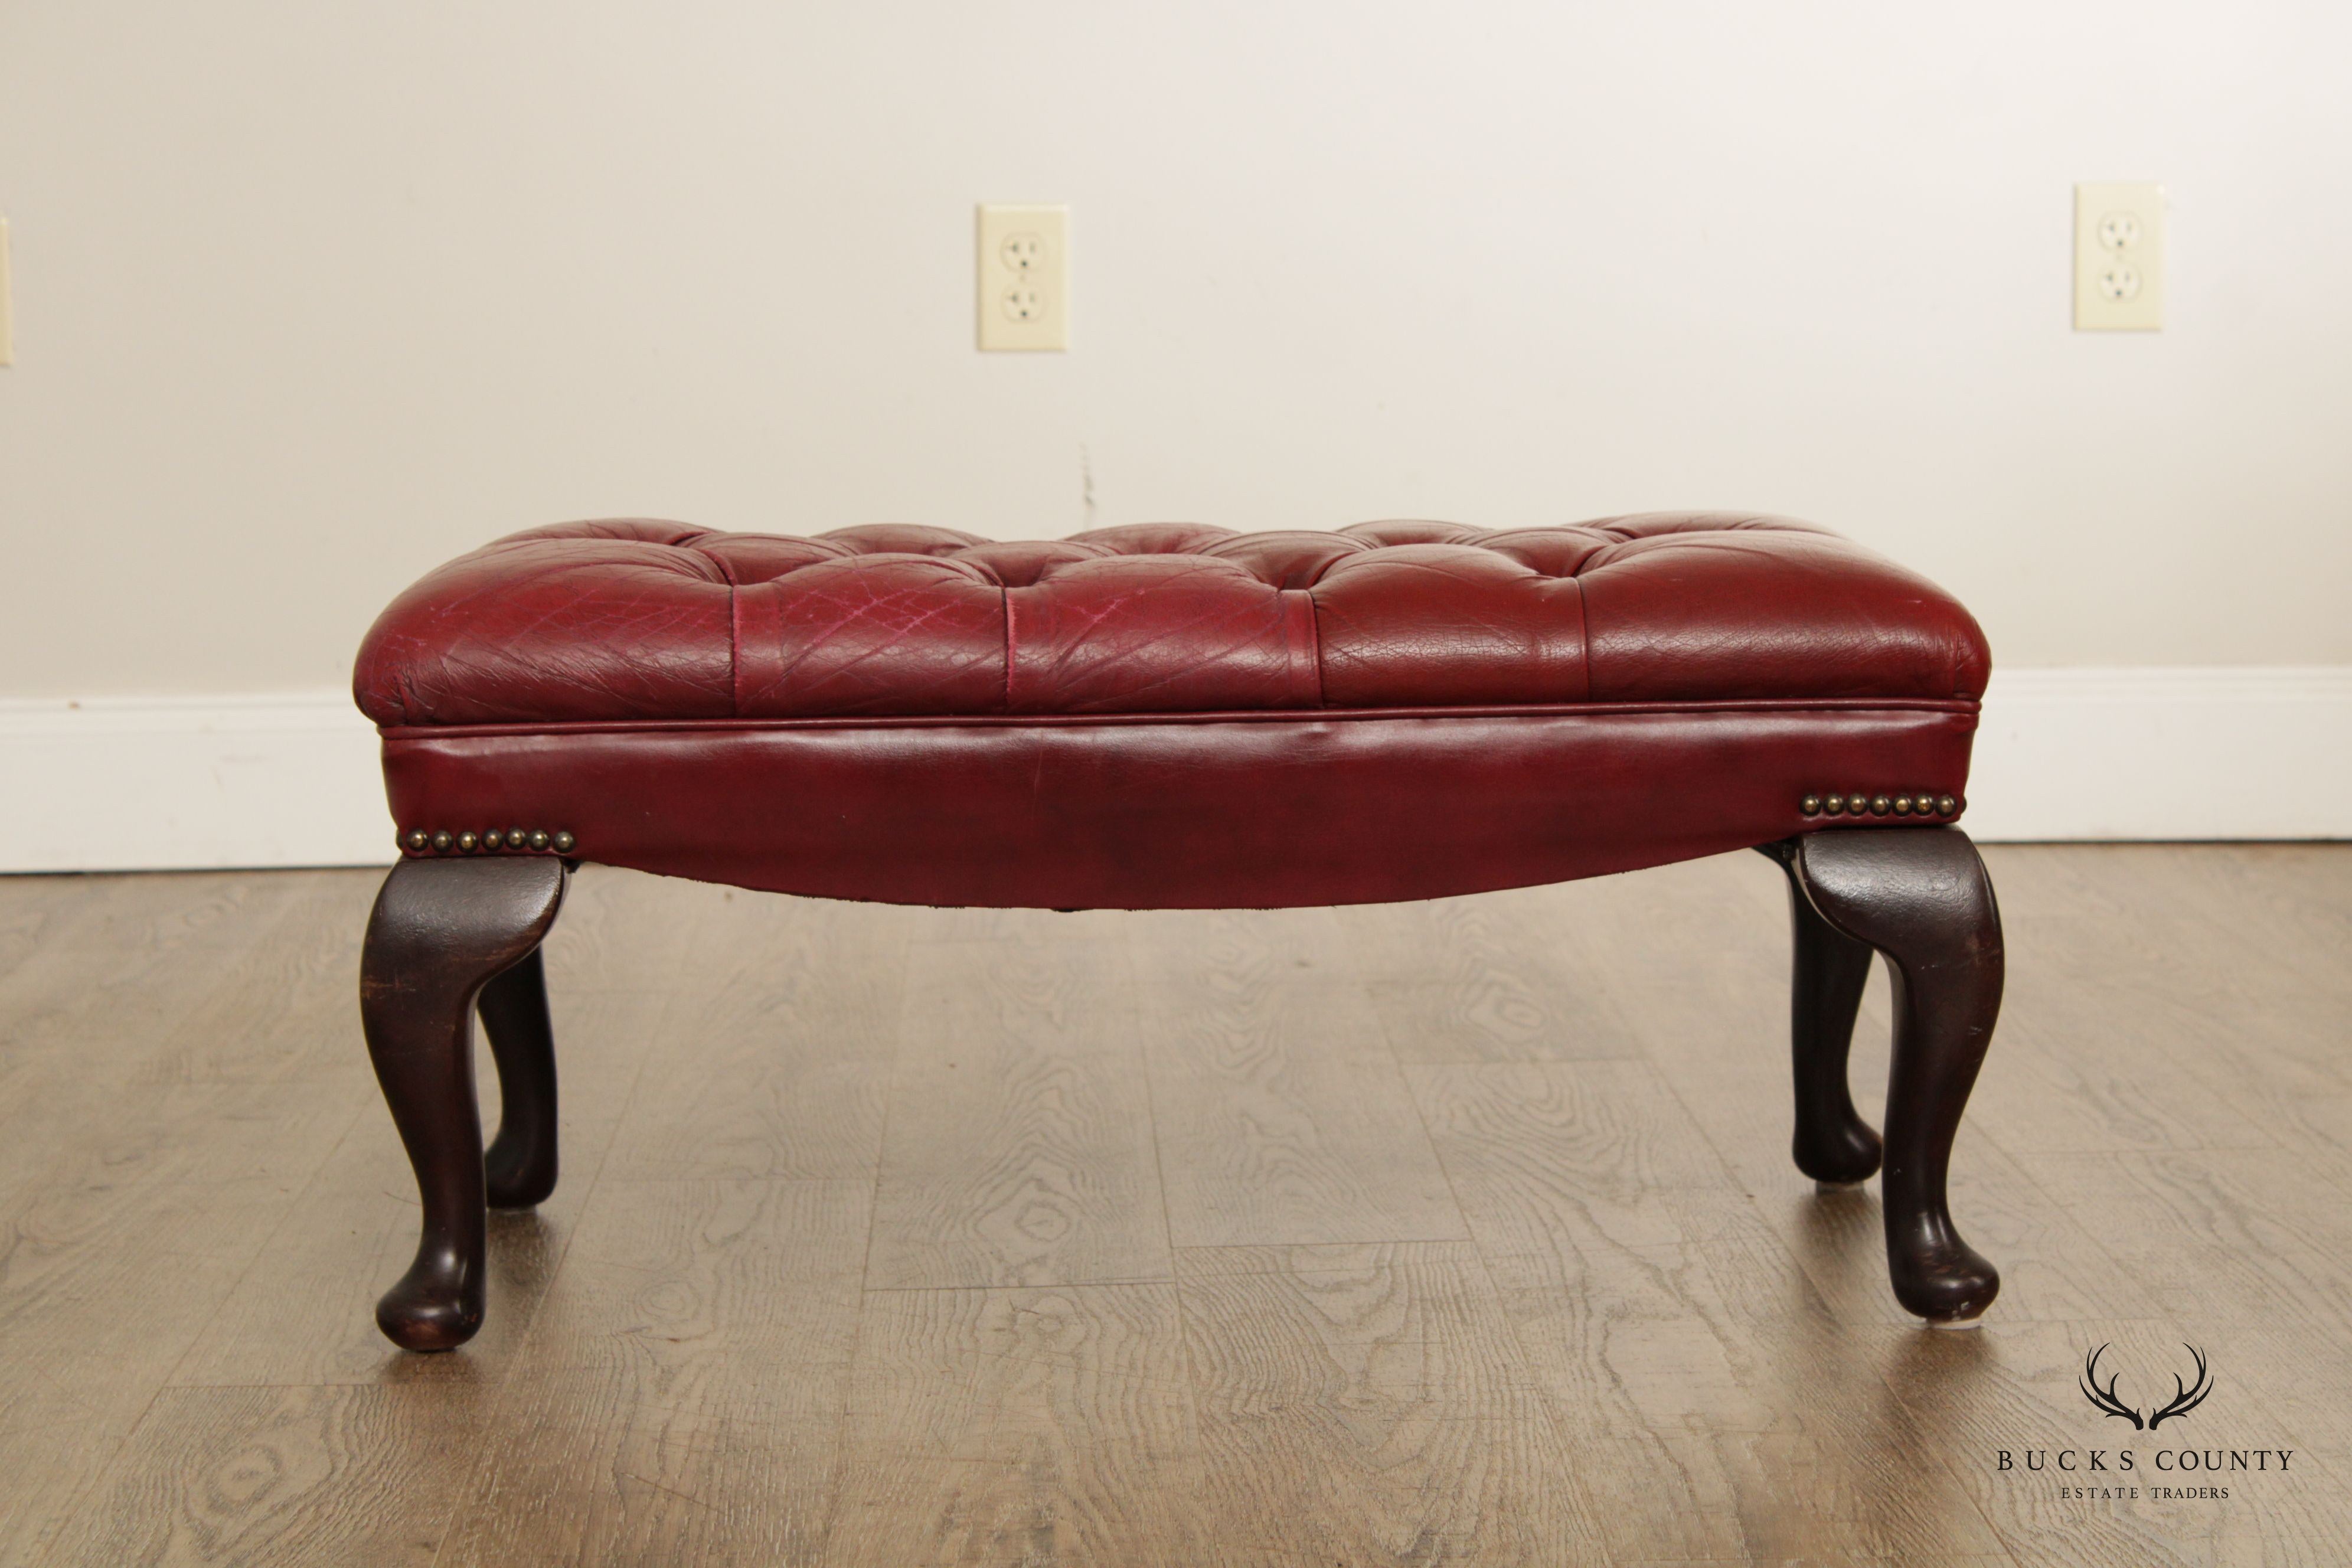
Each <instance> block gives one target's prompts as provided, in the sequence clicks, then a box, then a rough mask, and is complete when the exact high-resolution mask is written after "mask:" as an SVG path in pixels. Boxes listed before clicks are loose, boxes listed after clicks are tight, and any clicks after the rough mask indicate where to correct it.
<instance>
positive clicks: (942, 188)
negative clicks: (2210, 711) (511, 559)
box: [0, 0, 2352, 699]
mask: <svg viewBox="0 0 2352 1568" xmlns="http://www.w3.org/2000/svg"><path fill="white" fill-rule="evenodd" d="M2347 59H2352V8H2347V7H2346V6H2343V5H2339V4H2317V3H2314V4H2308V5H2296V4H2284V3H2278V0H2271V3H2267V4H2264V3H2252V4H2249V3H2241V4H2238V5H2228V6H2224V5H2212V4H2191V3H2189V0H2138V3H2136V4H2125V3H2124V0H2077V3H2075V4H2072V5H2050V4H2048V3H2047V0H2035V3H2032V4H2026V3H2023V0H1990V3H1986V4H1979V5H1974V6H1971V7H1968V8H1966V9H1965V10H1955V9H1953V8H1950V7H1927V6H1897V5H1885V4H1883V3H1868V4H1864V3H1859V0H1857V3H1851V4H1801V3H1797V4H1773V5H1755V4H1738V3H1730V0H1724V3H1700V0H1651V3H1644V4H1612V5H1601V4H1597V3H1578V4H1562V3H1560V0H1548V3H1543V4H1535V3H1527V4H1507V5H1505V4H1494V5H1437V4H1425V5H1366V4H1360V3H1353V0H1350V3H1344V4H1343V3H1341V0H1315V3H1312V4H1304V3H1301V4H1280V3H1273V4H1264V3H1261V4H1255V5H1228V6H1213V5H1198V4H1187V5H1152V6H1144V5H1125V4H1108V3H1102V0H1096V3H1091V4H1076V3H1063V0H1023V3H1022V4H1021V5H1017V6H1011V7H1002V6H998V7H992V6H975V5H958V4H950V3H948V0H930V3H925V4H917V5H886V4H877V3H870V0H869V3H866V4H829V5H757V4H752V3H751V0H729V3H726V4H704V5H675V4H673V5H656V4H653V3H651V0H604V3H590V0H494V3H491V4H483V3H481V0H469V3H466V4H457V3H453V0H412V3H410V4H405V5H398V6H358V5H320V4H316V3H315V0H282V3H278V4H270V3H267V0H215V3H214V4H211V5H203V6H174V5H155V4H152V0H150V3H146V4H130V3H127V0H0V212H5V215H6V216H7V217H8V219H9V220H10V223H11V226H12V233H13V239H14V247H15V263H16V366H15V368H13V369H9V370H0V540H4V541H5V549H6V552H7V554H6V557H5V570H0V696H15V697H20V698H21V697H47V696H71V697H81V698H88V697H102V696H107V695H110V694H142V695H150V696H152V695H169V694H174V693H176V694H186V695H195V696H204V697H206V698H208V699H209V698H212V697H221V698H235V697H236V696H237V695H238V694H247V693H264V692H289V691H295V692H300V691H311V690H318V689H331V688H333V687H335V686H337V685H339V684H340V683H341V681H342V680H343V679H344V677H345V671H346V668H347V665H348V660H349V658H350V655H351V652H352V648H353V647H354V646H355V645H356V643H357V641H358V638H359V636H360V634H361V632H362V629H363V628H364V627H365V626H366V624H367V622H368V620H369V619H370V617H371V616H373V613H374V611H375V610H376V608H377V607H378V606H379V605H381V604H382V603H383V601H384V599H385V598H387V597H388V596H389V595H391V594H392V593H394V591H395V590H396V589H398V588H399V587H400V586H401V585H402V584H404V583H406V582H407V581H409V580H410V579H412V578H413V577H414V576H415V575H416V574H418V573H420V572H421V571H423V570H424V569H425V568H426V567H427V566H429V565H431V564H432V563H435V562H436V561H438V560H440V559H442V558H444V557H446V556H447V555H449V554H451V553H454V552H457V551H459V550H462V549H464V548H467V546H469V545H471V544H473V543H475V542H478V541H480V540H482V539H484V538H486V537H488V536H490V535H492V534H495V533H497V532H500V531H505V530H508V529H509V528H513V527H518V526H522V525H525V524H529V523H534V522H539V521H548V520H551V519H557V518H564V517H573V516H581V515H593V514H609V513H616V512H643V513H654V514H658V515H667V516H676V517H685V518H690V519H694V520H697V521H705V522H709V523H711V524H715V525H719V526H727V527H740V528H761V527H766V528H781V529H795V530H797V529H811V530H813V529H820V528H824V527H828V526H834V525H837V524H841V523H845V522H851V521H867V520H873V519H881V518H896V519H917V520H923V521H940V522H948V523H952V524H958V525H961V526H965V527H970V528H973V529H976V530H979V531H984V532H993V533H1006V534H1010V533H1028V532H1040V533H1047V534H1053V533H1061V532H1066V531H1071V530H1074V529H1076V528H1080V527H1084V526H1087V525H1088V524H1089V523H1109V522H1118V521H1136V520H1139V519H1145V518H1154V517H1193V518H1201V519H1205V520H1208V521H1219V522H1224V523H1229V524H1232V525H1235V526H1242V527H1267V526H1300V525H1331V524H1338V523H1343V522H1347V521H1355V520H1358V519H1361V518H1365V517H1374V516H1393V515H1419V516H1438V517H1446V518H1454V519H1459V520H1465V521H1477V522H1486V523H1493V524H1497V525H1507V524H1521V523H1532V522H1538V521H1561V520H1570V519H1574V518H1578V517H1584V516H1590V515H1593V514H1597V513H1602V512H1608V511H1612V510H1628V509H1640V508H1650V507H1664V506H1685V505H1715V504H1721V505H1726V506H1738V507H1755V508H1764V509H1771V510H1783V511H1789V512H1794V513H1798V514H1801V515H1803V516H1808V517H1811V518H1814V519H1817V520H1820V521H1825V522H1828V523H1830V524H1832V525H1833V526H1836V527H1839V528H1842V529H1844V530H1846V531H1850V532H1852V533H1853V534H1855V535H1857V536H1859V537H1862V538H1864V539H1865V540H1867V541H1869V542H1872V543H1874V544H1875V545H1877V546H1879V547H1880V548H1882V549H1884V550H1885V551H1887V552H1891V553H1893V554H1895V555H1896V556H1898V557H1900V558H1902V559H1903V560H1905V561H1907V562H1910V563H1914V564H1916V565H1917V566H1920V567H1921V568H1923V569H1925V570H1927V572H1929V573H1930V574H1933V575H1935V576H1936V577H1937V578H1939V579H1940V580H1941V581H1943V582H1944V583H1946V584H1948V585H1949V586H1950V587H1951V588H1953V589H1954V590H1955V591H1957V592H1958V594H1959V595H1961V596H1962V597H1963V598H1964V599H1966V600H1967V601H1968V602H1969V604H1970V605H1972V606H1973V607H1974V608H1975V609H1976V610H1977V611H1978V613H1979V616H1980V617H1981V618H1982V620H1983V621H1984V622H1985V625H1986V626H1987V629H1988V630H1989V632H1990V635H1991V637H1992V641H1993V647H1994V650H1995V656H1996V659H1997V662H1999V663H2000V665H2001V666H2002V668H2019V667H2031V666H2101V667H2126V668H2127V667H2133V666H2152V667H2175V668H2177V667H2204V666H2231V665H2251V666H2294V667H2342V666H2346V665H2352V616H2347V614H2346V613H2345V610H2344V601H2345V599H2346V597H2347V587H2352V528H2347V522H2352V458H2347V455H2346V454H2347V452H2352V441H2347V438H2346V433H2347V429H2352V372H2347V365H2352V294H2347V290H2345V289H2340V288H2335V287H2331V286H2329V280H2331V279H2342V278H2345V277H2347V276H2352V131H2347V118H2346V116H2345V114H2344V111H2343V110H2342V108H2341V103H2342V100H2343V96H2344V71H2345V62H2346V61H2347ZM2098 178H2152V179H2158V180H2162V181H2163V182H2165V184H2167V186H2168V189H2169V190H2170V192H2171V198H2172V210H2171V246H2170V255H2169V259H2170V272H2171V282H2170V291H2171V300H2170V318H2171V319H2170V324H2169V326H2168V330H2167V331H2164V332H2163V333H2161V334H2159V335H2155V336H2135V335H2125V334H2110V335H2093V334H2076V333H2074V332H2072V331H2069V328H2068V319H2067V310H2068V298H2069V293H2068V286H2069V247H2070V244H2071V212H2070V186H2071V184H2072V183H2073V182H2074V181H2076V180H2078V179H2098ZM983 199H993V200H1051V201H1067V202H1069V203H1070V204H1071V205H1072V206H1073V209H1074V223H1075V229H1076V232H1075V243H1074V250H1075V255H1076V279H1075V289H1074V296H1075V300H1076V308H1075V320H1074V334H1075V337H1074V342H1075V346H1074V350H1073V352H1072V353H1069V354H1068V355H1066V356H1043V357H1041V356H1017V355H992V356H982V355H980V354H978V353H974V352H973V350H972V348H971V280H970V274H971V204H972V203H974V202H975V201H979V200H983Z"/></svg>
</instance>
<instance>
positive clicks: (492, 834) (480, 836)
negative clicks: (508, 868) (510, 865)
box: [397, 827, 580, 855]
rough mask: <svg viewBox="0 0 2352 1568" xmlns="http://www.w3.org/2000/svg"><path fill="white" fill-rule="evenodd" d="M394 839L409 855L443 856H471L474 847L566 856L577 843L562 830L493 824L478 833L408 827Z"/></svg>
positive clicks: (440, 828)
mask: <svg viewBox="0 0 2352 1568" xmlns="http://www.w3.org/2000/svg"><path fill="white" fill-rule="evenodd" d="M397 841H398V843H399V845H400V847H401V848H403V849H404V850H406V851H407V852H408V853H410V854H412V855H423V854H425V853H426V852H427V851H431V852H433V853H436V854H441V855H446V854H448V853H449V852H450V851H451V850H456V851H457V853H459V854H461V855H471V854H473V853H474V852H475V851H476V850H477V849H481V850H487V851H489V852H491V853H496V852H498V851H499V850H501V849H504V850H507V851H509V853H512V852H516V851H528V850H539V851H542V852H544V851H546V850H550V849H552V850H554V851H555V853H557V854H558V855H569V854H571V853H572V847H573V846H575V845H577V844H578V843H579V842H580V841H579V840H578V839H577V838H574V837H572V835H571V834H569V833H566V832H562V831H561V830H559V831H557V832H553V833H550V832H549V831H548V830H547V829H546V828H544V827H509V828H507V829H505V830H504V831H500V830H499V829H498V828H495V827H493V828H491V829H489V830H488V832H486V833H475V832H474V831H473V830H472V829H470V828H468V829H466V830H465V831H462V832H458V833H452V832H450V831H449V830H448V829H447V828H446V827H436V828H435V829H433V830H432V831H431V832H429V833H428V832H426V831H425V829H424V828H422V827H411V828H408V829H406V830H404V831H403V832H402V833H401V834H399V835H398V838H397Z"/></svg>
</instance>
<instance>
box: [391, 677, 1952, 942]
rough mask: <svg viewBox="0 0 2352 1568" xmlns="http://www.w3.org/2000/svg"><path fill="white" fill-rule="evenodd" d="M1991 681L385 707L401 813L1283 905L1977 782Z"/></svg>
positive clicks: (404, 822)
mask: <svg viewBox="0 0 2352 1568" xmlns="http://www.w3.org/2000/svg"><path fill="white" fill-rule="evenodd" d="M1975 727H1976V715H1975V712H1974V710H1973V704H1965V703H1948V704H1942V705H1923V706H1920V707H1916V708H1906V707H1900V706H1895V707H1885V708H1874V707H1864V706H1852V705H1849V706H1831V705H1815V706H1811V707H1807V706H1795V705H1792V706H1789V707H1785V708H1775V707H1769V706H1761V705H1759V706H1751V707H1745V708H1741V707H1731V708H1711V709H1710V708H1692V707H1685V706H1676V705H1662V706H1660V707H1657V708H1654V709H1649V710H1633V711H1622V710H1595V711H1585V712H1567V713H1563V712H1559V711H1553V712H1546V713H1532V714H1514V713H1510V712H1507V711H1503V712H1497V711H1488V712H1486V713H1482V714H1479V715H1477V716H1464V717H1452V716H1444V715H1442V714H1440V715H1430V714H1426V713H1424V714H1419V715H1409V716H1402V715H1401V716H1385V717H1384V716H1341V715H1336V714H1330V715H1325V714H1317V715H1300V716H1299V717H1297V718H1295V719H1294V718H1289V717H1276V716H1267V717H1264V718H1255V719H1252V718H1248V717H1236V718H1230V719H1208V720H1201V719H1190V718H1185V719H1160V720H1114V721H1073V720H1060V721H1045V720H1028V721H1024V720H995V721H963V722H960V723H959V722H952V721H898V722H874V721H845V722H813V723H785V724H769V725H751V724H738V723H719V724H679V725H667V726H646V727H635V728H620V729H610V728H596V727H583V728H573V729H565V730H556V729H538V730H532V729H528V728H518V729H513V730H508V731H492V732H487V733H486V732H478V731H463V730H450V729H436V728H433V727H417V728H411V729H402V730H394V731H387V732H386V734H385V736H384V742H383V761H384V777H385V781H386V784H387V786H388V788H389V790H390V794H391V800H392V807H393V812H394V818H395V820H396V821H397V823H398V824H399V826H401V827H403V828H404V829H405V828H411V827H423V828H425V829H426V830H428V831H429V830H431V829H434V828H436V827H447V828H449V829H451V830H452V831H457V830H461V829H464V828H467V827H473V828H475V829H476V830H479V829H480V827H482V826H488V825H493V824H500V825H503V824H522V825H527V826H543V827H546V828H548V829H550V830H553V829H558V828H561V829H563V830H565V831H568V832H570V833H572V834H573V835H575V836H576V837H577V840H578V848H577V850H576V853H577V854H578V855H579V856H580V857H582V858H586V859H590V860H595V861H599V862H602V863H604V864H607V865H615V866H628V867H634V868H637V869H639V870H645V871H654V872H659V873H664V874H667V875H670V876H679V877H690V878H695V879H699V880H702V881H709V882H726V883H732V884H735V885H737V886H740V887H747V888H761V889H772V890H776V891H781V892H789V893H805V894H816V895H822V896H824V897H830V898H842V899H863V900H879V901H884V902H893V903H918V904H946V905H982V906H994V907H1028V908H1042V909H1080V908H1128V909H1142V908H1152V909H1183V908H1236V907H1245V908H1270V907H1277V906H1288V905H1319V904H1339V903H1365V902H1379V901H1384V900H1399V899H1425V898H1436V897H1442V896H1445V895H1450V894H1456V893H1470V892H1478V891H1482V890H1485V889H1494V888H1510V887H1524V886H1530V885H1533V884H1537V883H1543V882H1555V881H1565V880H1568V879H1572V878H1577V877H1589V876H1595V875H1599V874H1601V873H1604V872H1612V871H1624V870H1631V869H1633V868H1638V867H1642V866H1651V865H1659V864H1664V863H1665V862H1668V861H1673V860H1681V859H1687V858H1693V857H1696V856H1701V855H1711V854H1716V853H1718V852H1721V851H1724V850H1727V849H1735V848H1739V847H1745V846H1748V845H1752V844H1762V843H1767V842H1769V841H1771V840H1774V839H1778V838H1784V837H1789V836H1790V835H1792V834H1796V833H1801V832H1806V831H1814V830H1821V829H1823V828H1824V827H1835V826H1840V824H1838V823H1824V822H1823V821H1822V819H1819V818H1812V819H1808V818H1806V817H1805V816H1802V815H1801V808H1800V805H1799V802H1800V800H1801V797H1802V796H1803V795H1806V794H1808V793H1810V792H1816V791H1822V790H1841V791H1850V792H1856V793H1864V794H1870V793H1877V792H1881V791H1887V792H1893V791H1923V790H1924V791H1930V792H1939V793H1949V794H1952V795H1960V794H1961V793H1962V786H1963V785H1964V784H1965V782H1966V778H1967V774H1968V758H1969V739H1970V736H1971V734H1972V733H1973V731H1974V730H1975Z"/></svg>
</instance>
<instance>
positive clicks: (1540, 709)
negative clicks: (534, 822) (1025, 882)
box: [376, 697, 1980, 742]
mask: <svg viewBox="0 0 2352 1568" xmlns="http://www.w3.org/2000/svg"><path fill="white" fill-rule="evenodd" d="M1979 710H1980V705H1979V703H1978V702H1976V701H1975V700H1970V699H1965V698H1935V697H1922V698H1896V699H1874V698H1843V697H1822V698H1812V699H1800V700H1794V701H1790V700H1778V699H1738V698H1727V699H1723V700H1716V701H1706V702H1573V703H1568V702H1554V703H1527V704H1487V705H1482V706H1477V707H1467V706H1465V707H1460V708H1246V709H1226V710H1218V711H1213V712H1191V713H1187V712H1174V713H1020V714H1005V713H924V714H912V713H908V714H881V715H856V714H850V715H843V716H840V717H833V718H828V717H824V716H814V717H809V718H777V719H597V720H583V721H574V722H559V723H551V724H535V723H515V722H509V723H488V724H404V725H395V724H379V725H378V726H376V733H377V734H378V735H380V736H382V737H383V739H384V740H385V741H387V742H401V741H425V740H462V739H474V738H499V737H505V736H525V735H553V736H561V735H602V734H676V733H694V732H697V731H700V732H705V733H708V732H712V731H760V730H936V729H950V730H967V729H1007V728H1029V727H1044V728H1049V729H1084V728H1095V727H1106V728H1116V727H1119V726H1131V725H1163V724H1321V723H1327V722H1337V723H1361V722H1366V721H1379V720H1417V721H1426V720H1444V719H1465V720H1490V719H1530V720H1535V719H1577V718H1584V719H1615V718H1643V717H1650V716H1663V717H1690V716H1698V715H1704V714H1711V713H1720V714H1724V715H1727V716H1729V717H1735V718H1736V717H1741V716H1755V715H1762V716H1766V717H1770V716H1775V715H1783V714H1785V715H1788V716H1790V717H1792V718H1793V717H1805V716H1811V715H1821V714H1831V715H1845V714H1864V715H1866V714H1874V713H1888V714H1894V713H1927V714H1935V713H1943V714H1950V715H1954V716H1956V717H1964V718H1970V719H1973V718H1975V717H1976V716H1977V714H1978V713H1979Z"/></svg>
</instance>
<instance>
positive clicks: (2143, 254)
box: [2074, 182, 2164, 332]
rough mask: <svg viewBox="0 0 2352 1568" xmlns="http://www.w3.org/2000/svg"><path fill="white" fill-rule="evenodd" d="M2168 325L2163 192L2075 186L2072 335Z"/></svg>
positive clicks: (2138, 186) (2133, 186)
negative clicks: (2073, 332) (2166, 314)
mask: <svg viewBox="0 0 2352 1568" xmlns="http://www.w3.org/2000/svg"><path fill="white" fill-rule="evenodd" d="M2163 326H2164V187H2163V186H2162V185H2153V184H2125V183H2119V182H2109V183H2106V184H2085V185H2076V186H2075V187H2074V330H2075V331H2078V332H2153V331H2161V330H2162V329H2163Z"/></svg>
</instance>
